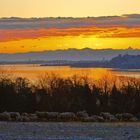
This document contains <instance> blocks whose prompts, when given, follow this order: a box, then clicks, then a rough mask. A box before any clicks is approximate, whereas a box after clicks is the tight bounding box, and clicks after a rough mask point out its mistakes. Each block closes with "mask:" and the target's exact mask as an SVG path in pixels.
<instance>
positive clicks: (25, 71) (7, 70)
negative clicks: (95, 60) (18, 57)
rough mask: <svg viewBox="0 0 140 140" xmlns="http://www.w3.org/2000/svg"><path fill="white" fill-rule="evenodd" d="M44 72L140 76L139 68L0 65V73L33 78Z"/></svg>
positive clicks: (95, 77) (64, 75)
mask: <svg viewBox="0 0 140 140" xmlns="http://www.w3.org/2000/svg"><path fill="white" fill-rule="evenodd" d="M45 73H56V74H57V75H60V76H63V77H68V76H72V75H80V76H84V75H85V76H86V75H87V76H89V77H92V78H94V79H100V78H102V77H103V76H108V77H109V76H127V77H135V78H139V77H140V69H137V70H135V69H134V70H121V69H108V68H71V67H68V66H40V65H36V64H35V65H33V64H30V65H0V75H1V74H7V75H11V76H14V77H17V76H18V77H26V78H28V79H30V80H35V79H37V78H39V77H40V76H43V75H44V74H45Z"/></svg>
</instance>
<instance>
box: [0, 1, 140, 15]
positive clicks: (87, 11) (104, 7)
mask: <svg viewBox="0 0 140 140" xmlns="http://www.w3.org/2000/svg"><path fill="white" fill-rule="evenodd" d="M132 13H140V0H0V17H11V16H14V17H57V16H62V17H71V16H72V17H86V16H109V15H122V14H132Z"/></svg>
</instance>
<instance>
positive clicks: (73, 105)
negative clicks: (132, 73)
mask: <svg viewBox="0 0 140 140" xmlns="http://www.w3.org/2000/svg"><path fill="white" fill-rule="evenodd" d="M82 110H85V111H87V112H88V113H89V114H99V113H101V112H110V113H112V114H116V113H126V112H127V113H133V114H136V115H139V114H140V80H139V79H135V78H118V79H115V80H107V78H102V79H100V80H98V81H94V80H89V78H88V77H86V76H83V77H82V76H80V77H79V76H76V75H74V76H72V77H67V78H64V77H61V76H58V75H57V74H46V75H45V76H42V77H41V78H39V80H38V82H37V83H36V84H32V83H31V82H30V81H29V80H28V79H26V78H21V77H17V78H10V77H8V76H7V77H6V76H4V77H0V112H4V111H8V112H20V113H22V112H27V113H33V112H35V111H47V112H78V111H82Z"/></svg>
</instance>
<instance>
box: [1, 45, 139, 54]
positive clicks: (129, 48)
mask: <svg viewBox="0 0 140 140" xmlns="http://www.w3.org/2000/svg"><path fill="white" fill-rule="evenodd" d="M86 49H89V50H94V51H100V50H114V51H116V50H139V51H140V48H133V47H131V46H129V47H128V48H126V49H123V48H122V49H120V48H119V49H117V48H102V49H94V48H88V47H85V48H81V49H78V48H67V49H56V50H41V51H27V52H11V53H6V52H3V53H0V54H24V53H38V52H47V51H48V52H49V51H52V52H53V51H67V50H86Z"/></svg>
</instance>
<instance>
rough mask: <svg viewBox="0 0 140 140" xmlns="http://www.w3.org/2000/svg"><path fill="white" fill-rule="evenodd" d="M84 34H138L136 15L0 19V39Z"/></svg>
mask: <svg viewBox="0 0 140 140" xmlns="http://www.w3.org/2000/svg"><path fill="white" fill-rule="evenodd" d="M87 35H89V36H90V35H92V36H95V37H98V38H109V37H111V38H117V37H119V38H123V37H124V38H125V37H140V15H139V14H132V15H123V16H109V17H89V18H30V19H22V18H2V19H0V41H12V40H20V39H37V38H38V39H39V38H41V37H53V36H87Z"/></svg>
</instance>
